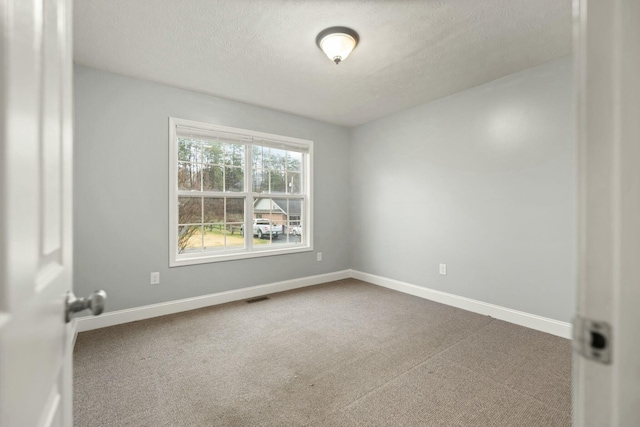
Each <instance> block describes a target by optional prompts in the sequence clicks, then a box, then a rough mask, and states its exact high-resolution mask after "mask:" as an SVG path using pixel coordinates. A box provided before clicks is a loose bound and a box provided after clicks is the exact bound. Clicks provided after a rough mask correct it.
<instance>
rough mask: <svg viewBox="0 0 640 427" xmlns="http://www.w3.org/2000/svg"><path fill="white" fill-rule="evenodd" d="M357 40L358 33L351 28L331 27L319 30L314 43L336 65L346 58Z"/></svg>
mask: <svg viewBox="0 0 640 427" xmlns="http://www.w3.org/2000/svg"><path fill="white" fill-rule="evenodd" d="M358 40H359V37H358V33H356V32H355V31H353V30H352V29H351V28H347V27H331V28H327V29H326V30H322V31H320V34H318V37H316V44H317V45H318V47H319V48H320V49H322V51H323V52H324V53H325V55H327V56H328V57H329V59H330V60H332V61H333V62H335V63H336V65H337V64H339V63H341V62H342V61H344V60H345V59H347V56H349V54H350V53H351V51H352V50H353V48H354V47H356V45H357V44H358Z"/></svg>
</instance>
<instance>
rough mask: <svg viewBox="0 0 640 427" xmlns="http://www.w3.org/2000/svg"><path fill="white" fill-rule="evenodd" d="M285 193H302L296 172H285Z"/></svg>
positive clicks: (299, 179)
mask: <svg viewBox="0 0 640 427" xmlns="http://www.w3.org/2000/svg"><path fill="white" fill-rule="evenodd" d="M287 193H289V194H300V193H302V185H301V177H300V174H299V173H297V172H287Z"/></svg>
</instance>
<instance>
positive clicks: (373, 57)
mask: <svg viewBox="0 0 640 427" xmlns="http://www.w3.org/2000/svg"><path fill="white" fill-rule="evenodd" d="M571 22H572V20H571V0H440V1H435V0H397V1H395V0H387V1H381V0H262V1H258V0H76V1H75V4H74V32H75V33H74V39H75V41H74V43H75V47H74V60H75V61H76V62H77V63H79V64H83V65H87V66H90V67H95V68H100V69H104V70H107V71H111V72H115V73H119V74H124V75H129V76H134V77H140V78H143V79H147V80H151V81H156V82H160V83H165V84H169V85H172V86H177V87H181V88H186V89H192V90H195V91H199V92H204V93H208V94H212V95H216V96H219V97H223V98H227V99H233V100H238V101H242V102H246V103H249V104H254V105H259V106H264V107H269V108H272V109H276V110H280V111H285V112H290V113H294V114H298V115H302V116H306V117H311V118H314V119H317V120H321V121H325V122H329V123H334V124H338V125H345V126H356V125H359V124H362V123H366V122H368V121H371V120H374V119H377V118H380V117H384V116H387V115H389V114H393V113H395V112H397V111H401V110H404V109H407V108H410V107H413V106H416V105H419V104H423V103H425V102H428V101H431V100H434V99H437V98H441V97H443V96H446V95H449V94H452V93H455V92H459V91H462V90H464V89H467V88H470V87H473V86H477V85H479V84H482V83H486V82H489V81H491V80H495V79H497V78H500V77H502V76H505V75H508V74H511V73H514V72H517V71H520V70H523V69H525V68H529V67H532V66H535V65H538V64H542V63H544V62H547V61H549V60H552V59H555V58H558V57H562V56H566V55H569V54H570V53H571ZM338 25H339V26H348V27H351V28H353V29H354V30H356V31H357V32H358V33H359V35H360V43H359V44H358V46H357V47H356V49H355V50H354V51H353V53H352V54H351V56H349V58H348V59H346V60H345V62H344V63H342V64H340V65H335V64H334V63H333V62H331V61H330V60H329V59H328V58H327V57H326V56H324V54H323V53H322V52H321V51H320V50H319V49H318V47H317V46H316V44H315V38H316V35H317V34H318V33H319V32H320V31H321V30H323V29H325V28H327V27H331V26H338Z"/></svg>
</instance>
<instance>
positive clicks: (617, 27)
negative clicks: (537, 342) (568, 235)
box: [573, 0, 640, 426]
mask: <svg viewBox="0 0 640 427" xmlns="http://www.w3.org/2000/svg"><path fill="white" fill-rule="evenodd" d="M576 5H578V9H579V10H577V11H576V12H577V14H576V17H577V19H576V28H577V30H578V31H577V34H578V36H577V43H576V51H577V58H576V59H577V60H576V69H577V71H578V72H577V74H576V76H577V88H578V91H577V94H578V97H577V107H578V151H579V160H578V163H579V170H580V179H579V182H580V189H579V198H578V199H579V214H580V218H579V227H580V230H579V233H578V234H579V273H578V317H577V320H576V324H575V326H574V330H575V331H576V334H575V338H576V340H575V341H574V343H575V344H576V350H580V347H581V345H582V350H583V352H584V353H585V354H587V355H589V356H591V358H587V357H585V356H584V355H580V354H579V353H578V352H577V351H576V353H575V357H574V363H573V366H574V377H573V378H574V393H575V395H574V411H573V414H574V425H575V426H640V336H639V335H638V333H639V331H640V309H638V305H639V304H640V1H638V0H611V1H602V0H579V2H577V3H576ZM580 319H586V320H592V321H595V322H596V323H598V325H595V326H596V327H595V330H594V325H593V324H591V325H590V326H589V324H588V323H587V322H583V321H581V320H580ZM585 325H586V326H585ZM583 326H585V327H583ZM607 326H609V327H610V334H609V333H607ZM598 331H600V332H602V331H604V335H603V336H600V337H599V336H598V334H599V333H600V332H598ZM602 338H604V339H602ZM585 349H586V350H585ZM608 350H610V354H608ZM598 359H601V360H598ZM607 359H608V360H607ZM603 361H604V363H603Z"/></svg>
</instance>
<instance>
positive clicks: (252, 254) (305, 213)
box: [169, 117, 313, 267]
mask: <svg viewBox="0 0 640 427" xmlns="http://www.w3.org/2000/svg"><path fill="white" fill-rule="evenodd" d="M178 127H180V128H181V129H185V128H190V129H193V130H194V132H196V133H199V134H202V135H207V134H209V135H211V136H216V135H219V134H226V135H233V136H235V137H240V138H242V139H245V140H247V141H248V140H251V141H252V142H245V144H246V145H245V146H246V147H247V148H246V151H245V152H246V155H245V169H244V190H245V191H244V192H230V191H221V192H203V191H200V192H195V191H194V192H189V194H190V195H195V194H198V193H201V194H202V195H203V197H242V198H244V199H245V216H244V229H245V230H253V217H254V212H253V205H254V201H255V200H256V199H257V198H273V199H287V198H290V199H302V200H303V202H302V208H301V210H302V213H301V215H302V216H301V218H300V219H301V221H302V227H303V228H302V235H303V236H304V240H303V243H302V244H295V245H292V244H288V243H278V244H277V245H273V244H272V245H268V247H267V248H263V247H262V246H260V247H259V248H258V247H254V246H253V233H245V247H244V248H241V249H232V250H225V251H224V252H222V251H221V252H206V251H205V252H199V253H188V254H184V253H183V254H180V253H178V197H179V196H180V195H183V196H184V195H186V194H185V193H186V192H185V191H184V190H179V189H178V138H179V136H178ZM253 141H255V144H254V143H253ZM265 141H268V143H269V144H270V145H272V146H280V147H279V148H282V149H286V148H287V147H289V148H298V149H303V150H304V151H305V152H306V155H305V156H303V159H304V160H303V164H302V177H303V178H302V180H301V181H302V188H303V190H304V191H303V194H300V195H298V194H295V195H288V194H280V193H273V194H270V193H265V194H263V193H253V192H252V191H253V188H252V172H253V171H252V162H251V156H250V152H251V151H250V150H251V147H252V146H253V145H263V143H264V142H265ZM261 142H262V143H261ZM309 251H313V141H309V140H306V139H299V138H292V137H287V136H281V135H274V134H269V133H263V132H256V131H251V130H246V129H238V128H232V127H227V126H219V125H213V124H209V123H202V122H197V121H193V120H185V119H179V118H175V117H169V254H170V255H169V266H170V267H179V266H184V265H193V264H205V263H211V262H220V261H231V260H238V259H250V258H259V257H265V256H273V255H284V254H293V253H300V252H309Z"/></svg>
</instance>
